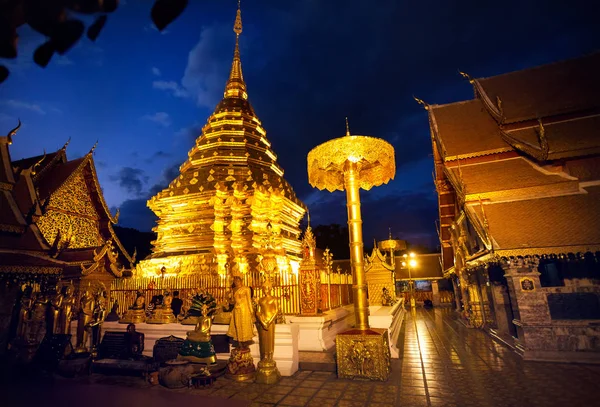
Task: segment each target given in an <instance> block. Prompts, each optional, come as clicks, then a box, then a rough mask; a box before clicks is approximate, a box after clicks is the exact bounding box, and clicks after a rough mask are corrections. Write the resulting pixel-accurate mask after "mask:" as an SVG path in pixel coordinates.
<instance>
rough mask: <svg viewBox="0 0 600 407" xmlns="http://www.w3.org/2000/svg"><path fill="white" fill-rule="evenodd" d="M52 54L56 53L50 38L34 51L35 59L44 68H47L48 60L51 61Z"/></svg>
mask: <svg viewBox="0 0 600 407" xmlns="http://www.w3.org/2000/svg"><path fill="white" fill-rule="evenodd" d="M52 55H54V44H53V43H52V40H50V41H47V42H45V43H43V44H42V45H40V46H39V47H37V49H36V50H35V52H34V53H33V61H34V62H35V63H36V64H38V65H39V66H41V67H42V68H45V67H46V65H48V62H50V59H51V58H52Z"/></svg>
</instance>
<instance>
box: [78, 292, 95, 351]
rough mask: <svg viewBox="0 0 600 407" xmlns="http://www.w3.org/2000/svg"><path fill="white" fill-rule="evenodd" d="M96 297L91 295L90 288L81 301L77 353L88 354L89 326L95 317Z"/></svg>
mask: <svg viewBox="0 0 600 407" xmlns="http://www.w3.org/2000/svg"><path fill="white" fill-rule="evenodd" d="M94 302H95V301H94V297H93V296H92V294H91V293H90V290H89V288H86V289H85V291H84V292H83V295H82V296H81V299H80V300H79V317H78V321H77V346H76V348H75V352H76V353H83V352H87V351H88V348H87V344H88V337H89V324H90V322H92V318H93V317H94V309H95V304H94Z"/></svg>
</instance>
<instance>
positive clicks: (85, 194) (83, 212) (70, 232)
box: [37, 168, 104, 249]
mask: <svg viewBox="0 0 600 407" xmlns="http://www.w3.org/2000/svg"><path fill="white" fill-rule="evenodd" d="M49 199H50V200H49V203H48V206H47V211H46V213H45V214H44V215H43V216H42V218H41V219H40V220H39V221H38V222H37V225H38V227H39V228H40V231H41V232H42V234H43V235H44V238H45V239H46V240H47V241H48V243H49V244H52V243H53V242H54V240H55V239H56V236H57V234H58V232H59V231H60V237H61V239H63V240H68V239H71V242H70V244H69V248H72V249H77V248H85V247H97V246H101V245H102V244H103V242H104V239H102V236H101V235H100V232H99V224H98V220H99V216H98V213H97V211H96V209H95V207H94V204H93V202H92V198H91V196H90V191H89V188H88V185H87V183H86V181H85V178H84V175H83V169H82V168H79V169H78V170H77V172H75V173H74V174H73V175H72V176H71V177H69V178H68V179H67V181H66V182H65V183H64V184H63V185H62V186H61V187H59V188H58V189H57V190H56V191H54V192H53V193H52V194H51V195H50V198H49Z"/></svg>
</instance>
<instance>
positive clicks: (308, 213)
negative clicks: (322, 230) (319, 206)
mask: <svg viewBox="0 0 600 407" xmlns="http://www.w3.org/2000/svg"><path fill="white" fill-rule="evenodd" d="M306 215H307V216H308V228H310V211H309V210H308V208H306Z"/></svg>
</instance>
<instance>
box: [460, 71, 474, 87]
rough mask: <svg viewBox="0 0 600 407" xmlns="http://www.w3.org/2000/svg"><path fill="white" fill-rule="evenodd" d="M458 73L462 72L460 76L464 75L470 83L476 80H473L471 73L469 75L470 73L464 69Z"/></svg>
mask: <svg viewBox="0 0 600 407" xmlns="http://www.w3.org/2000/svg"><path fill="white" fill-rule="evenodd" d="M458 73H459V74H460V76H462V77H463V78H465V79H467V80H468V81H469V83H471V84H472V83H473V82H475V81H474V80H473V78H471V75H469V74H468V73H464V72H463V71H458Z"/></svg>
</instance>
